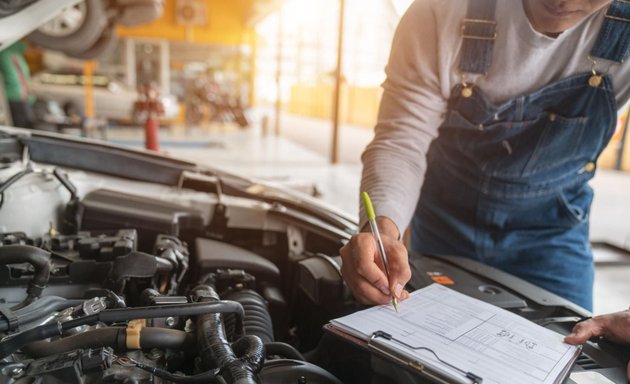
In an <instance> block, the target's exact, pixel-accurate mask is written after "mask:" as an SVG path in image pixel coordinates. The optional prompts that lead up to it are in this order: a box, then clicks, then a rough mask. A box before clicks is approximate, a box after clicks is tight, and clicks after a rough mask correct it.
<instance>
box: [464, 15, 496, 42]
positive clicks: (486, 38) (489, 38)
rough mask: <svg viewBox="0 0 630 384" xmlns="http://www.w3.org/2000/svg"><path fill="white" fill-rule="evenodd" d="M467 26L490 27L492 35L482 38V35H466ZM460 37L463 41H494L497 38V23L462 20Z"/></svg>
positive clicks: (480, 20) (481, 20)
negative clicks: (479, 25)
mask: <svg viewBox="0 0 630 384" xmlns="http://www.w3.org/2000/svg"><path fill="white" fill-rule="evenodd" d="M467 24H481V25H487V26H492V31H491V33H492V35H491V36H482V35H470V34H466V25H467ZM462 37H463V38H464V39H475V40H496V38H497V22H496V21H494V20H484V19H464V20H463V21H462Z"/></svg>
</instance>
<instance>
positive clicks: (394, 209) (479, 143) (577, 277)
mask: <svg viewBox="0 0 630 384" xmlns="http://www.w3.org/2000/svg"><path fill="white" fill-rule="evenodd" d="M465 4H466V3H462V2H461V0H416V1H415V2H414V3H413V4H412V5H411V7H410V8H409V10H408V11H407V12H406V13H405V15H404V16H403V17H402V19H401V21H400V24H399V26H398V28H397V31H396V34H395V37H394V41H393V44H392V51H391V56H390V59H389V63H388V65H387V68H386V74H387V79H386V80H385V82H384V84H383V88H384V94H383V98H382V101H381V105H380V111H379V117H378V123H377V125H376V128H375V136H374V139H373V140H372V142H371V143H370V144H369V145H368V147H367V148H366V150H365V152H364V153H363V155H362V161H363V174H362V182H361V191H366V192H368V193H369V195H370V197H371V198H372V201H373V203H374V207H375V211H376V214H377V215H378V216H379V217H378V218H377V222H378V224H379V226H380V231H381V233H382V237H383V242H384V243H385V249H386V253H387V255H388V257H389V259H390V260H389V264H390V278H389V281H388V279H387V278H386V276H385V274H384V273H383V271H382V269H381V265H380V264H381V263H380V261H379V256H378V253H377V249H376V246H375V242H374V240H373V237H372V235H371V234H370V233H369V227H367V226H366V225H365V223H366V217H365V212H364V211H363V209H362V211H361V228H362V232H361V233H359V234H356V235H354V236H353V237H352V239H351V241H350V242H349V243H348V244H347V245H346V246H344V247H343V248H342V249H341V254H342V257H343V268H342V273H343V276H344V278H345V280H346V282H347V283H348V285H349V287H350V289H351V290H352V292H353V294H354V295H355V297H356V298H357V299H358V300H359V301H361V302H363V303H370V304H385V303H387V302H389V301H390V300H391V297H390V295H393V296H395V297H397V298H399V299H404V298H405V297H406V296H407V292H406V291H405V290H404V285H405V284H406V282H407V281H408V280H409V279H410V276H411V272H410V268H409V262H408V256H407V250H406V248H405V247H404V246H403V245H402V243H401V241H400V237H401V232H402V231H403V230H404V229H405V228H407V227H408V226H409V229H410V243H409V247H410V249H411V250H413V251H415V252H419V253H422V254H427V255H453V256H463V257H468V258H472V259H475V260H478V261H481V262H483V263H485V264H488V265H491V266H493V267H496V268H499V269H501V270H504V271H506V272H508V273H511V274H513V275H516V276H518V277H521V278H523V279H525V280H527V281H529V282H531V283H534V284H536V285H538V286H541V287H543V288H545V289H547V290H549V291H551V292H554V293H556V294H558V295H560V296H562V297H565V298H567V299H569V300H571V301H573V302H574V303H576V304H579V305H580V306H582V307H584V308H586V309H589V310H591V308H592V284H593V261H592V254H591V249H590V245H589V237H588V214H589V209H590V205H591V201H592V197H593V193H592V190H591V188H590V187H589V186H588V184H587V182H588V180H590V179H591V178H592V177H593V175H594V172H595V168H596V166H595V162H596V160H597V158H598V156H599V154H600V153H601V152H602V150H603V149H604V147H605V146H606V144H607V143H608V141H609V140H610V138H611V136H612V134H613V132H614V129H615V124H616V120H617V110H618V109H619V108H620V107H621V106H623V105H624V104H625V103H626V102H627V101H628V98H629V96H630V81H628V80H629V79H630V60H625V61H624V59H625V58H627V56H628V50H629V48H630V3H629V2H628V1H622V0H614V1H610V0H522V1H514V0H469V1H468V2H467V4H468V5H467V6H465ZM495 21H496V22H495ZM434 139H435V140H434ZM433 140H434V141H433ZM425 171H426V172H425ZM414 208H415V212H414ZM366 231H367V232H366ZM403 305H404V304H403Z"/></svg>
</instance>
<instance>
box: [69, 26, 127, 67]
mask: <svg viewBox="0 0 630 384" xmlns="http://www.w3.org/2000/svg"><path fill="white" fill-rule="evenodd" d="M117 42H118V38H117V37H116V33H115V32H114V27H113V26H110V27H108V28H107V29H105V31H104V32H103V34H102V35H101V37H99V39H98V40H96V43H95V44H94V45H93V46H92V47H90V48H89V49H88V50H86V51H83V52H80V53H76V54H75V53H69V52H66V53H67V54H68V56H72V57H76V58H77V59H83V60H89V59H96V58H98V57H101V56H105V55H107V54H108V53H111V52H113V51H114V49H116V43H117Z"/></svg>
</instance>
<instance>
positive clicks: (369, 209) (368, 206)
mask: <svg viewBox="0 0 630 384" xmlns="http://www.w3.org/2000/svg"><path fill="white" fill-rule="evenodd" d="M361 198H362V199H363V206H365V212H366V213H367V218H368V222H369V223H370V229H371V230H372V235H374V240H376V246H377V247H378V253H379V254H380V255H381V261H382V262H383V268H384V269H385V276H387V283H388V284H389V268H388V264H387V255H386V254H385V247H384V246H383V240H381V234H380V232H379V231H378V225H376V215H375V214H374V207H373V206H372V201H371V200H370V196H369V195H368V194H367V192H363V193H361ZM392 305H393V306H394V310H396V312H398V300H396V297H394V296H393V295H392Z"/></svg>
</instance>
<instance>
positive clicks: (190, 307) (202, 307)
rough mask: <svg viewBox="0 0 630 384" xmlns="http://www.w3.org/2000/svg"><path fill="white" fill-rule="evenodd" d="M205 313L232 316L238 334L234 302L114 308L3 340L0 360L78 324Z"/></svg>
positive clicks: (237, 311) (239, 312)
mask: <svg viewBox="0 0 630 384" xmlns="http://www.w3.org/2000/svg"><path fill="white" fill-rule="evenodd" d="M0 249H2V248H0ZM208 313H234V314H236V315H237V316H236V318H237V321H238V324H237V326H238V329H239V331H240V334H242V332H243V316H244V311H243V307H242V306H241V305H240V304H239V303H237V302H234V301H217V302H199V303H189V304H171V305H160V306H152V307H138V308H116V309H106V310H103V311H101V312H99V313H95V314H93V315H89V316H83V317H80V318H78V319H73V320H69V321H65V322H63V323H59V322H57V323H50V324H44V325H40V326H39V327H35V328H32V329H29V330H27V331H24V332H21V333H18V334H16V335H15V336H12V337H10V338H6V339H4V340H3V341H1V342H0V359H4V358H5V357H7V356H9V355H10V354H12V353H13V352H15V351H17V350H18V349H20V348H22V347H23V346H25V345H26V344H29V343H32V342H34V341H38V340H43V339H47V338H49V337H53V336H61V335H62V334H63V332H64V331H67V330H68V329H72V328H76V327H79V326H82V325H92V324H95V323H97V322H103V323H113V322H119V321H129V320H133V319H155V318H161V317H169V316H174V317H184V316H199V315H204V314H208Z"/></svg>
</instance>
